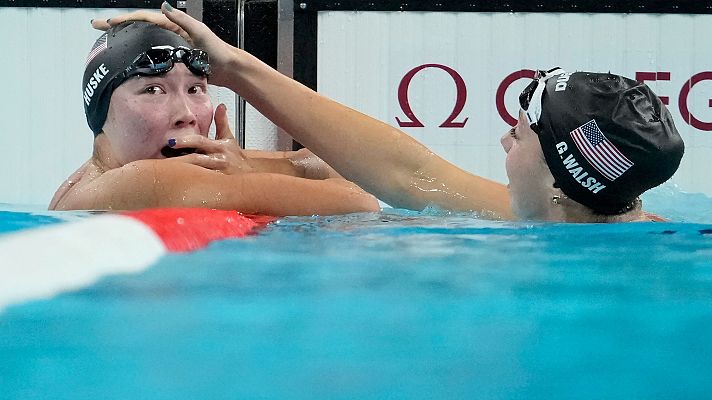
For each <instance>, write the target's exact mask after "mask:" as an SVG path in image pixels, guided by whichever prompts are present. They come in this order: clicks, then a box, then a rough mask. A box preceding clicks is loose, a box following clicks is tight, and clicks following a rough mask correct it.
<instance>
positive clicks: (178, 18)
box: [161, 1, 209, 37]
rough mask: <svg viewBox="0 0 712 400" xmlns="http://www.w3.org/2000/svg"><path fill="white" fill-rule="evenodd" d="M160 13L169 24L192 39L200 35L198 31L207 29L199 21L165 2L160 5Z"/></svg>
mask: <svg viewBox="0 0 712 400" xmlns="http://www.w3.org/2000/svg"><path fill="white" fill-rule="evenodd" d="M161 12H163V15H165V16H166V17H167V18H168V19H169V20H170V21H171V22H173V23H174V24H176V25H177V26H179V27H180V28H182V29H183V30H184V31H185V32H187V33H188V35H190V36H192V37H195V35H197V34H200V33H201V32H200V31H201V30H202V29H203V28H205V29H208V27H207V26H205V25H204V24H203V23H201V22H200V21H198V20H196V19H194V18H192V17H191V16H189V15H188V14H186V13H184V12H183V11H181V10H177V9H175V8H173V7H172V6H171V5H170V4H168V2H167V1H164V2H163V4H161ZM208 30H209V29H208ZM202 33H205V32H202Z"/></svg>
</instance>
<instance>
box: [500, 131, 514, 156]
mask: <svg viewBox="0 0 712 400" xmlns="http://www.w3.org/2000/svg"><path fill="white" fill-rule="evenodd" d="M512 140H513V139H512V135H511V134H510V133H509V131H507V132H505V133H504V135H502V137H501V138H499V143H500V144H501V145H502V148H503V149H504V152H505V153H509V149H510V148H512Z"/></svg>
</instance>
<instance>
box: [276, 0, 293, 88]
mask: <svg viewBox="0 0 712 400" xmlns="http://www.w3.org/2000/svg"><path fill="white" fill-rule="evenodd" d="M277 5H278V9H279V11H278V16H277V70H278V71H279V72H281V73H283V74H284V75H287V76H288V77H290V78H293V77H294V0H278V2H277Z"/></svg>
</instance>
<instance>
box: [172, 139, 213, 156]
mask: <svg viewBox="0 0 712 400" xmlns="http://www.w3.org/2000/svg"><path fill="white" fill-rule="evenodd" d="M168 146H170V147H172V148H174V149H186V148H193V149H196V150H198V152H199V153H204V154H209V153H222V150H223V142H221V141H217V140H210V139H208V138H207V137H205V136H201V135H189V136H183V137H180V138H177V139H171V140H169V141H168Z"/></svg>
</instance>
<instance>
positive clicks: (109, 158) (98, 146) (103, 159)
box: [91, 133, 123, 173]
mask: <svg viewBox="0 0 712 400" xmlns="http://www.w3.org/2000/svg"><path fill="white" fill-rule="evenodd" d="M91 163H92V164H93V165H94V166H95V167H96V168H97V169H98V170H99V171H100V172H101V173H104V172H106V171H109V170H112V169H116V168H121V167H122V166H123V164H121V163H120V162H119V161H118V160H117V159H116V156H114V153H113V151H112V150H111V143H110V142H109V139H108V138H107V137H106V134H104V133H100V134H99V135H97V136H96V137H95V138H94V150H93V151H92V156H91Z"/></svg>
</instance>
